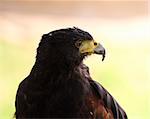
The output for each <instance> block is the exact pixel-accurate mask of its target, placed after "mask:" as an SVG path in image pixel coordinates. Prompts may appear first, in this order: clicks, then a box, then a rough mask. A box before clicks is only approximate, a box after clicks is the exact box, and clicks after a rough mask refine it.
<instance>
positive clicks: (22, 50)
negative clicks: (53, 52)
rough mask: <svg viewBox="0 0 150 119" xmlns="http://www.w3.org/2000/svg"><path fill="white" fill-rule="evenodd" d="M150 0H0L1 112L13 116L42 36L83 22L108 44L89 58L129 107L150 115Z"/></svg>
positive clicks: (141, 118)
mask: <svg viewBox="0 0 150 119" xmlns="http://www.w3.org/2000/svg"><path fill="white" fill-rule="evenodd" d="M149 10H150V5H149V3H148V0H104V1H102V0H96V1H94V0H82V1H81V0H66V1H64V0H54V1H48V0H42V1H36V0H16V1H15V0H1V1H0V118H1V119H10V118H13V114H14V112H15V94H16V90H17V88H18V85H19V83H20V82H21V81H22V80H23V79H24V78H25V77H26V76H27V75H28V74H29V73H30V71H31V68H32V66H33V65H34V62H35V56H36V48H37V46H38V43H39V42H40V39H41V36H42V34H44V33H48V32H50V31H52V30H56V29H60V28H67V27H73V26H76V27H79V28H81V29H84V30H86V31H88V32H89V33H91V34H92V35H93V37H94V39H95V40H96V41H99V42H101V44H103V46H104V47H105V48H106V50H107V54H106V59H105V61H104V62H102V61H101V57H100V56H96V55H93V56H91V57H89V58H88V59H86V61H85V63H86V64H87V65H88V66H89V67H90V72H91V75H92V77H93V79H95V80H97V81H99V82H100V83H101V84H102V85H103V86H104V87H105V88H106V89H107V90H108V91H109V92H110V93H111V94H112V95H113V96H114V97H115V98H116V100H117V101H118V102H119V103H120V105H121V106H122V107H123V108H124V109H125V111H126V112H127V115H128V117H129V119H149V118H150V20H149V18H148V17H149V14H150V11H149Z"/></svg>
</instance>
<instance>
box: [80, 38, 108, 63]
mask: <svg viewBox="0 0 150 119" xmlns="http://www.w3.org/2000/svg"><path fill="white" fill-rule="evenodd" d="M79 50H80V53H81V54H84V53H86V54H87V55H91V54H99V55H102V61H103V60H104V58H105V53H106V52H105V48H104V47H103V46H102V45H101V44H100V43H97V42H95V41H94V40H84V41H82V42H81V45H80V46H79Z"/></svg>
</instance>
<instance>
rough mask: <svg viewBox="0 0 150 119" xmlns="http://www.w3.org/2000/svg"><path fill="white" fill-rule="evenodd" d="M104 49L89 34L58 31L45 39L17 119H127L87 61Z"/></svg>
mask: <svg viewBox="0 0 150 119" xmlns="http://www.w3.org/2000/svg"><path fill="white" fill-rule="evenodd" d="M92 54H99V55H102V60H104V58H105V49H104V47H103V46H102V45H101V44H100V43H97V42H96V41H95V40H94V39H93V37H92V36H91V35H90V34H89V33H88V32H86V31H84V30H81V29H79V28H76V27H73V28H65V29H59V30H55V31H52V32H49V33H47V34H44V35H43V36H42V39H41V41H40V43H39V46H38V48H37V55H36V61H35V64H34V66H33V68H32V70H31V72H30V74H29V75H28V76H27V77H26V78H25V79H24V80H23V81H22V82H21V83H20V85H19V87H18V90H17V94H16V101H15V107H16V112H15V117H16V119H22V118H74V119H75V118H86V119H127V115H126V113H125V111H124V110H123V109H122V108H121V106H120V105H119V104H118V103H117V101H116V100H115V99H114V98H113V97H112V95H111V94H110V93H109V92H108V91H107V90H106V89H105V88H104V87H103V86H102V85H101V84H99V83H98V82H96V81H94V80H93V79H92V78H91V76H90V73H89V68H88V67H87V66H86V65H85V64H84V63H83V60H84V59H85V57H87V56H89V55H92Z"/></svg>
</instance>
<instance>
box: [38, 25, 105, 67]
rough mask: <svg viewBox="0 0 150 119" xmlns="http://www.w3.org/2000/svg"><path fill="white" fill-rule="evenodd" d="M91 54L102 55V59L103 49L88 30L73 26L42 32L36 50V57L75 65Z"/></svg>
mask: <svg viewBox="0 0 150 119" xmlns="http://www.w3.org/2000/svg"><path fill="white" fill-rule="evenodd" d="M92 54H99V55H102V61H103V60H104V58H105V49H104V47H103V46H102V45H101V44H100V43H97V42H96V41H95V40H94V39H93V37H92V36H91V35H90V34H89V33H88V32H86V31H83V30H81V29H79V28H76V27H73V28H67V29H60V30H55V31H52V32H50V33H48V34H44V35H43V36H42V40H41V42H40V44H39V47H38V50H37V59H40V60H42V59H43V61H44V60H45V61H44V62H46V61H47V62H50V61H51V62H57V63H58V62H59V63H64V62H66V63H67V62H68V64H69V63H70V64H71V63H72V64H76V65H77V64H80V63H81V62H82V60H83V59H84V58H85V57H86V56H89V55H92Z"/></svg>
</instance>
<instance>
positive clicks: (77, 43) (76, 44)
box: [75, 40, 82, 48]
mask: <svg viewBox="0 0 150 119" xmlns="http://www.w3.org/2000/svg"><path fill="white" fill-rule="evenodd" d="M81 44H82V42H81V40H78V41H76V42H75V46H76V47H77V48H79V47H80V46H81Z"/></svg>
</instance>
